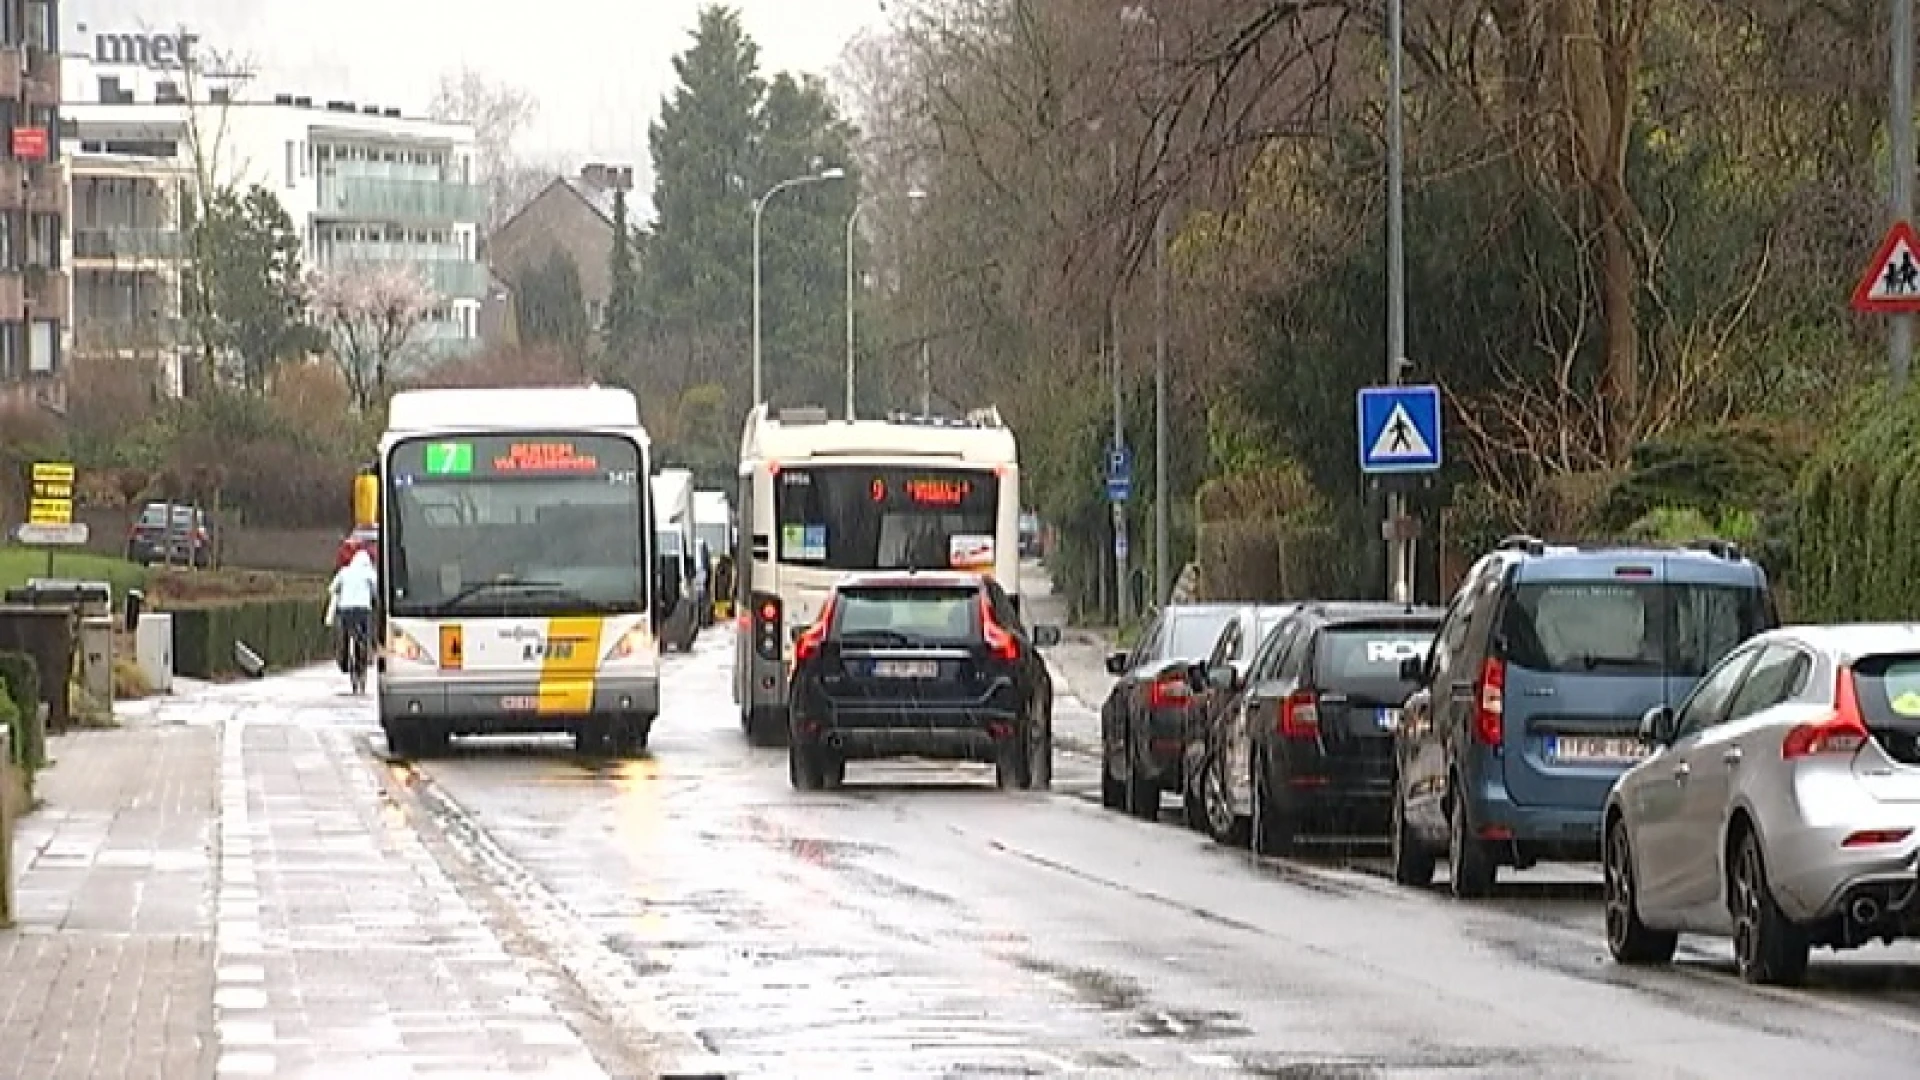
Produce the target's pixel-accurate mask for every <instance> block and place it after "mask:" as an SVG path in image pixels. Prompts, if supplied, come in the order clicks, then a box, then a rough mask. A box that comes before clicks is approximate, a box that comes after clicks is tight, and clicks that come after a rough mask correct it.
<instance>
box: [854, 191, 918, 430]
mask: <svg viewBox="0 0 1920 1080" xmlns="http://www.w3.org/2000/svg"><path fill="white" fill-rule="evenodd" d="M926 197H927V193H926V192H924V191H922V190H920V189H919V188H914V189H913V190H912V191H909V192H907V198H909V199H912V200H913V201H915V202H919V201H920V200H921V199H924V198H926ZM871 202H872V200H871V199H861V200H860V201H858V202H856V203H854V204H853V213H851V214H848V215H847V419H848V420H849V421H851V420H852V419H853V417H854V412H853V300H854V284H853V282H854V279H853V238H854V227H855V226H856V225H857V224H858V223H859V221H860V211H862V210H865V209H866V208H867V206H868V205H869V204H870V203H871Z"/></svg>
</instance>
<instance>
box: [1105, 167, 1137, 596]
mask: <svg viewBox="0 0 1920 1080" xmlns="http://www.w3.org/2000/svg"><path fill="white" fill-rule="evenodd" d="M1107 182H1108V183H1109V184H1111V185H1112V186H1113V190H1114V191H1115V192H1116V193H1118V192H1119V190H1120V144H1119V143H1117V142H1116V141H1114V140H1113V139H1112V138H1108V139H1107ZM1118 293H1119V282H1118V281H1117V280H1116V281H1115V283H1114V288H1113V291H1110V292H1108V293H1107V362H1108V364H1109V365H1110V367H1111V369H1112V371H1113V449H1114V452H1115V453H1119V452H1121V451H1123V450H1125V449H1126V446H1127V419H1126V415H1127V404H1126V397H1125V394H1124V393H1123V392H1122V387H1121V377H1120V298H1119V295H1118ZM1108 505H1109V506H1110V507H1111V509H1112V512H1113V597H1114V611H1115V612H1116V613H1117V614H1118V617H1119V621H1120V625H1122V626H1124V625H1126V622H1127V620H1128V619H1129V618H1130V617H1132V614H1133V603H1132V601H1131V599H1130V598H1129V597H1128V596H1127V557H1126V552H1127V504H1126V503H1123V502H1120V501H1119V500H1117V499H1116V500H1112V501H1110V502H1109V504H1108Z"/></svg>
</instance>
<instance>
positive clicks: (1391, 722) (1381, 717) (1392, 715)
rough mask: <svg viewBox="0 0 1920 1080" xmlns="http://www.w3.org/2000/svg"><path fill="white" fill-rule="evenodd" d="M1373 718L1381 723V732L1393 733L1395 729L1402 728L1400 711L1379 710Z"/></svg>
mask: <svg viewBox="0 0 1920 1080" xmlns="http://www.w3.org/2000/svg"><path fill="white" fill-rule="evenodd" d="M1373 716H1374V719H1375V720H1377V721H1379V723H1380V730H1381V731H1392V730H1393V729H1394V728H1397V727H1399V726H1400V710H1399V709H1379V710H1377V711H1375V712H1374V714H1373Z"/></svg>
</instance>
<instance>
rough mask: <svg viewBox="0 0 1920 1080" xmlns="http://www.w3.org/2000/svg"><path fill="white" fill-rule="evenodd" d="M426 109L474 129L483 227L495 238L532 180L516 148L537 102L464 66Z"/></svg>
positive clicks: (451, 75)
mask: <svg viewBox="0 0 1920 1080" xmlns="http://www.w3.org/2000/svg"><path fill="white" fill-rule="evenodd" d="M428 110H429V111H430V112H431V113H432V114H433V115H434V116H436V117H439V118H440V119H443V120H452V121H456V122H458V123H462V124H469V125H471V126H472V127H473V134H474V146H475V150H476V154H475V166H476V170H477V172H478V173H479V180H480V182H481V183H482V184H485V185H486V187H487V220H486V221H485V222H483V223H482V224H483V225H484V226H485V230H484V231H485V232H488V233H491V232H492V231H493V230H494V229H496V228H498V227H499V226H500V225H501V223H503V222H505V221H506V219H507V218H508V217H510V216H512V215H513V213H514V211H516V210H518V209H519V208H520V204H519V201H518V198H519V193H520V192H522V191H524V190H525V189H526V188H527V185H528V181H527V179H526V176H525V175H524V172H525V171H524V170H523V169H521V168H520V167H519V161H518V158H517V155H516V152H515V149H514V143H515V142H516V141H518V139H519V138H520V136H521V135H522V134H523V133H525V131H526V129H527V125H529V124H531V123H533V118H534V117H535V116H536V115H538V113H539V111H540V106H539V103H537V102H535V101H534V99H533V95H531V94H529V93H528V92H527V91H526V90H525V89H524V88H522V87H519V86H514V85H512V84H510V83H506V82H501V81H499V80H496V79H491V78H489V77H488V76H487V75H486V74H485V73H484V72H481V71H478V70H475V69H474V68H470V67H462V68H460V69H459V70H457V71H452V72H448V73H447V74H445V75H442V76H441V77H440V85H439V88H438V89H436V90H435V91H434V94H433V101H432V102H431V103H430V104H429V105H428ZM545 179H546V178H544V177H543V179H542V183H543V184H544V182H545Z"/></svg>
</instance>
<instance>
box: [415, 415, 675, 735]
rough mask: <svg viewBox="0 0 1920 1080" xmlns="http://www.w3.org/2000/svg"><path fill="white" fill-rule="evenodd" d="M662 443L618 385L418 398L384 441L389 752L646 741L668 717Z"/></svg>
mask: <svg viewBox="0 0 1920 1080" xmlns="http://www.w3.org/2000/svg"><path fill="white" fill-rule="evenodd" d="M650 455H651V448H650V446H649V443H648V439H647V433H646V430H645V429H644V428H642V427H641V426H640V412H639V407H638V405H637V404H636V403H635V401H634V398H633V395H632V394H630V393H628V392H626V391H624V390H612V389H601V388H598V387H588V388H580V389H539V390H422V391H410V392H406V393H401V394H397V395H395V396H394V399H393V404H392V405H391V406H390V408H389V412H388V422H387V432H386V434H385V435H384V436H383V437H382V438H381V440H380V474H381V485H380V487H381V514H380V522H381V530H382V533H381V544H380V579H381V595H382V603H383V612H384V615H385V618H384V622H385V633H386V643H385V648H384V650H383V651H382V654H381V657H380V665H379V679H378V687H379V695H378V696H379V703H380V725H381V727H383V728H384V729H385V730H386V733H387V743H388V746H389V747H390V748H391V749H392V751H393V752H394V753H395V754H398V755H401V756H415V755H420V754H425V753H432V752H435V751H438V750H441V749H444V748H445V746H446V744H447V740H448V739H449V738H450V737H451V736H454V735H476V734H494V733H530V732H565V733H568V734H571V735H572V736H573V737H574V739H575V740H576V743H577V745H578V746H579V747H580V749H581V750H582V751H585V752H594V753H604V752H608V751H613V752H619V753H628V752H633V751H636V750H639V749H641V748H642V747H644V746H645V745H646V742H647V738H648V735H649V734H650V733H651V731H652V727H653V719H654V717H655V715H657V714H658V713H659V711H660V650H659V647H658V644H657V642H658V636H657V630H656V620H657V618H658V613H657V612H656V611H655V610H654V604H653V598H654V595H655V589H654V582H653V576H652V573H651V569H652V565H653V564H652V559H651V554H652V552H651V538H652V533H653V529H652V522H653V514H652V506H651V502H652V500H651V499H650V498H649V495H648V490H647V487H648V484H647V480H648V473H649V468H650Z"/></svg>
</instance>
